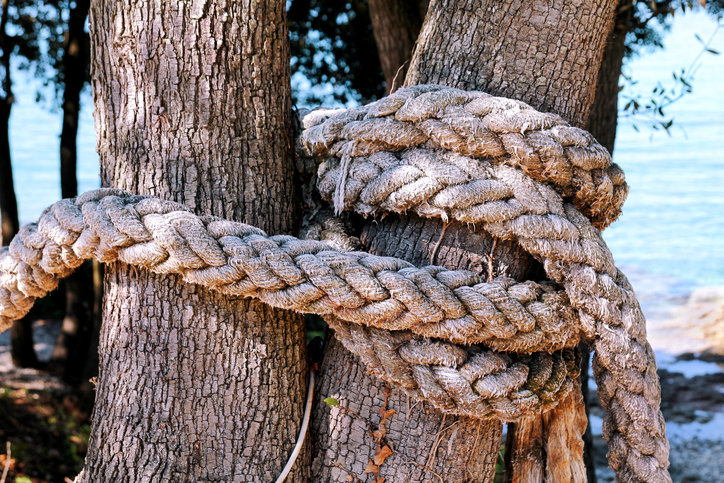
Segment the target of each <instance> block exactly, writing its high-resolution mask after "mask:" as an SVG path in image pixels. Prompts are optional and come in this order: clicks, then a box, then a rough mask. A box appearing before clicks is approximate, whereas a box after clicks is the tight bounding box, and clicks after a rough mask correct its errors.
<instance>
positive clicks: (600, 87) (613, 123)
mask: <svg viewBox="0 0 724 483" xmlns="http://www.w3.org/2000/svg"><path fill="white" fill-rule="evenodd" d="M632 16H633V0H621V1H620V2H619V4H618V7H617V9H616V17H615V18H614V21H613V23H612V25H611V31H610V32H609V34H608V39H607V40H606V49H605V50H604V52H603V59H602V60H601V68H600V69H599V71H598V81H597V83H596V96H595V98H594V101H593V105H592V106H591V114H590V116H588V121H587V122H586V130H587V131H588V132H590V133H591V134H592V135H593V137H595V138H596V140H597V141H598V142H599V143H600V144H601V145H602V146H603V147H605V148H606V149H607V150H608V152H609V153H611V154H613V148H614V145H615V142H616V128H617V125H618V93H619V90H620V89H619V80H620V78H621V68H622V67H623V59H624V55H625V54H626V34H627V33H628V31H629V28H630V26H631V19H632ZM590 356H591V353H590V350H589V349H588V347H587V346H586V345H585V343H581V357H582V362H581V390H582V391H583V400H584V402H585V403H586V418H588V419H589V420H590V410H589V400H590V395H589V390H588V379H589V377H588V370H589V368H590V365H591V364H590V362H591V357H590ZM583 441H584V443H585V451H584V459H585V462H586V471H587V476H588V483H596V480H597V478H596V468H595V459H594V455H593V451H594V449H593V434H592V433H591V426H590V424H589V425H588V427H586V433H585V434H584V436H583Z"/></svg>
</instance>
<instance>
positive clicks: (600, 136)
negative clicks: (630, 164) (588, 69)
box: [586, 0, 633, 154]
mask: <svg viewBox="0 0 724 483" xmlns="http://www.w3.org/2000/svg"><path fill="white" fill-rule="evenodd" d="M632 16H633V0H621V2H620V3H619V5H618V9H617V12H616V18H615V19H614V21H613V25H612V28H611V31H610V33H609V34H608V40H607V41H606V50H605V51H604V52H603V60H602V61H601V69H600V70H599V71H598V81H597V83H596V96H595V99H594V101H593V106H592V107H591V115H590V116H588V121H587V122H586V130H587V131H588V132H590V133H591V134H593V137H595V138H596V140H597V141H598V142H599V143H600V144H601V146H603V147H605V148H606V149H608V152H609V153H611V154H613V147H614V143H615V141H616V126H617V124H618V92H619V79H620V78H621V67H623V58H624V55H625V54H626V33H627V32H628V31H629V28H630V26H631V17H632Z"/></svg>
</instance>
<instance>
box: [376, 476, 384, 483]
mask: <svg viewBox="0 0 724 483" xmlns="http://www.w3.org/2000/svg"><path fill="white" fill-rule="evenodd" d="M375 483H385V479H384V478H382V477H380V478H377V479H376V480H375Z"/></svg>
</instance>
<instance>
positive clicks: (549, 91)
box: [405, 0, 617, 127]
mask: <svg viewBox="0 0 724 483" xmlns="http://www.w3.org/2000/svg"><path fill="white" fill-rule="evenodd" d="M616 3H617V1H616V0H604V1H599V2H594V1H590V0H573V1H569V2H553V1H550V0H549V1H544V0H536V1H524V0H515V1H512V2H499V1H484V0H439V1H436V2H432V4H431V5H430V9H429V11H428V13H427V17H426V19H425V25H423V29H422V31H421V32H420V38H419V40H418V46H417V49H416V51H415V56H414V58H413V60H412V62H411V65H410V70H409V73H408V76H407V78H406V80H405V85H406V86H410V85H415V84H445V85H448V86H451V87H460V88H470V86H471V85H475V86H476V88H478V89H482V90H485V91H486V92H488V93H490V94H495V95H504V96H506V97H513V98H515V99H519V100H521V101H523V102H526V103H528V104H530V105H531V106H533V107H534V108H536V109H538V110H541V111H544V112H553V113H556V114H559V115H561V116H562V117H563V118H564V119H566V120H567V121H568V122H570V123H572V124H573V125H576V126H580V127H583V125H584V124H585V121H586V118H587V117H588V113H589V110H590V108H591V103H592V102H593V98H594V95H595V92H596V75H597V73H598V67H599V65H600V62H601V56H602V54H603V46H604V45H605V40H606V36H607V35H608V32H609V25H610V20H611V17H612V14H613V9H614V8H615V6H616Z"/></svg>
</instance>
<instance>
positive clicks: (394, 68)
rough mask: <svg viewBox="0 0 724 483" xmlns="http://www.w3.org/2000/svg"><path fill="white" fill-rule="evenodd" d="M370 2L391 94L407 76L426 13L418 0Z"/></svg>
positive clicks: (378, 49) (383, 68)
mask: <svg viewBox="0 0 724 483" xmlns="http://www.w3.org/2000/svg"><path fill="white" fill-rule="evenodd" d="M368 4H369V8H370V20H371V21H372V29H373V30H372V32H373V34H374V36H375V44H377V53H378V55H379V57H380V64H382V73H383V74H384V76H385V83H386V84H387V88H386V91H387V94H389V93H390V92H394V90H395V89H397V88H399V87H400V86H401V85H402V83H403V82H404V80H405V74H407V67H408V63H409V61H410V58H411V57H412V48H413V47H414V46H415V41H416V40H417V35H418V34H419V33H420V27H422V19H423V18H424V15H421V10H422V8H421V6H420V4H419V2H418V1H417V0H368Z"/></svg>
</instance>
